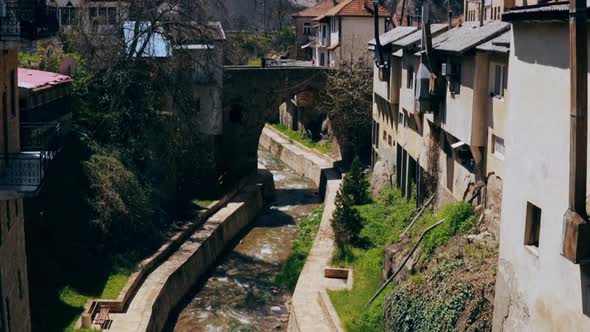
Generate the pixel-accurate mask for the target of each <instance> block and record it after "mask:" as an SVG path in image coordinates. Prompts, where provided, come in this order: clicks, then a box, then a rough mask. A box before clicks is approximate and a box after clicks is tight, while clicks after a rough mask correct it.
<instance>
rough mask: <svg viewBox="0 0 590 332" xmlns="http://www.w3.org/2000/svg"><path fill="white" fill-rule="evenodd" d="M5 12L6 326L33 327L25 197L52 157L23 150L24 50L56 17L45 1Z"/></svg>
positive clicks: (0, 165) (2, 233) (1, 147)
mask: <svg viewBox="0 0 590 332" xmlns="http://www.w3.org/2000/svg"><path fill="white" fill-rule="evenodd" d="M3 6H4V7H3V9H4V10H2V11H0V87H1V89H0V91H2V95H1V100H2V101H1V103H0V114H1V117H0V124H1V126H0V330H1V331H24V332H27V331H30V330H31V314H30V305H29V304H30V302H29V285H28V273H27V254H26V246H25V226H24V210H23V208H24V207H23V198H24V197H25V196H27V195H30V194H34V193H36V192H37V190H38V188H39V186H40V184H41V181H42V179H43V175H44V172H45V170H46V168H45V165H47V164H48V162H49V160H50V158H49V157H48V154H46V153H43V152H45V151H33V152H31V153H28V152H23V151H22V148H21V147H22V143H23V142H21V139H20V132H21V128H20V125H21V124H20V112H19V89H18V85H19V83H18V80H19V71H18V68H17V66H18V49H19V48H20V47H30V46H31V45H32V44H33V43H34V42H35V41H36V40H38V39H40V38H45V37H49V36H51V35H53V34H54V33H55V32H56V29H57V24H56V23H57V22H56V17H55V16H54V15H53V14H54V12H52V11H51V10H50V9H49V8H47V7H45V5H44V2H43V3H38V2H36V1H32V0H20V1H18V0H10V1H5V2H4V3H3Z"/></svg>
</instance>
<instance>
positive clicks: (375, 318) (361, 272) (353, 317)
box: [328, 248, 393, 332]
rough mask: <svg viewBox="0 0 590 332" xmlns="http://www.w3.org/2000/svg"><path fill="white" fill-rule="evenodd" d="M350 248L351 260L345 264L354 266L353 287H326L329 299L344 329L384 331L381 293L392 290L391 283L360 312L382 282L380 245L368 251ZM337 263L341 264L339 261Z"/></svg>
mask: <svg viewBox="0 0 590 332" xmlns="http://www.w3.org/2000/svg"><path fill="white" fill-rule="evenodd" d="M351 251H352V258H353V263H352V265H348V264H346V265H348V266H352V268H353V273H354V283H353V288H352V290H351V291H347V290H341V291H331V290H328V294H329V295H330V300H331V301H332V304H334V307H335V308H336V311H337V312H338V316H339V317H340V319H341V321H342V323H343V324H344V327H345V329H346V330H347V331H350V332H353V331H359V332H361V331H362V332H368V331H384V330H385V322H384V320H383V313H382V311H383V309H382V308H383V303H384V298H385V296H384V294H388V293H389V292H390V291H391V289H393V287H392V286H391V285H390V286H388V289H386V290H385V291H384V292H383V293H381V295H380V296H379V298H377V300H376V301H375V302H374V303H373V304H372V305H371V306H370V307H369V309H368V310H367V311H364V312H363V307H364V306H365V304H366V303H367V302H368V301H369V299H370V298H371V296H373V294H374V293H375V291H377V289H379V287H380V286H381V284H382V280H381V269H382V267H383V250H382V249H381V248H371V249H369V250H363V249H359V248H352V250H351ZM348 257H351V256H348ZM338 263H342V261H340V262H338ZM338 263H337V264H338Z"/></svg>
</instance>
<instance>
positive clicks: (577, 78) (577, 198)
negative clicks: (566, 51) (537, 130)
mask: <svg viewBox="0 0 590 332" xmlns="http://www.w3.org/2000/svg"><path fill="white" fill-rule="evenodd" d="M569 7H570V19H569V35H570V39H569V48H570V168H569V197H568V198H569V199H568V210H567V211H566V213H565V216H564V232H563V248H562V255H563V256H564V257H565V258H567V259H569V260H570V261H572V262H573V263H576V264H585V263H590V243H589V242H590V241H589V240H590V227H589V224H588V222H587V219H588V215H587V212H586V178H587V170H586V167H587V148H588V146H587V145H588V143H587V139H588V123H587V121H588V99H587V98H588V91H587V89H588V77H587V75H588V51H587V48H586V47H587V27H586V20H587V16H588V14H587V5H586V0H570V2H569Z"/></svg>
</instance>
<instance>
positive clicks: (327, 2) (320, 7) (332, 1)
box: [293, 0, 338, 17]
mask: <svg viewBox="0 0 590 332" xmlns="http://www.w3.org/2000/svg"><path fill="white" fill-rule="evenodd" d="M337 3H338V1H336V0H322V1H321V2H320V3H318V4H317V5H315V6H313V7H309V8H306V9H304V10H302V11H300V12H298V13H295V14H293V17H318V16H321V15H324V13H325V12H326V11H327V10H328V9H330V8H332V7H334V6H336V4H337Z"/></svg>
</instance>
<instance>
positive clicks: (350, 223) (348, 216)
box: [332, 187, 362, 249]
mask: <svg viewBox="0 0 590 332" xmlns="http://www.w3.org/2000/svg"><path fill="white" fill-rule="evenodd" d="M335 204H336V211H334V215H333V217H332V229H333V230H334V237H335V240H336V245H337V246H338V248H340V249H344V247H345V246H346V245H347V244H350V243H352V242H354V241H356V240H357V238H358V234H359V233H360V231H361V229H362V223H361V217H360V215H359V213H358V211H357V210H356V209H355V208H354V202H353V198H352V196H351V195H347V194H346V193H345V191H344V187H343V188H341V189H340V190H339V191H338V194H336V201H335Z"/></svg>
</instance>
